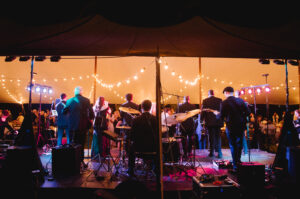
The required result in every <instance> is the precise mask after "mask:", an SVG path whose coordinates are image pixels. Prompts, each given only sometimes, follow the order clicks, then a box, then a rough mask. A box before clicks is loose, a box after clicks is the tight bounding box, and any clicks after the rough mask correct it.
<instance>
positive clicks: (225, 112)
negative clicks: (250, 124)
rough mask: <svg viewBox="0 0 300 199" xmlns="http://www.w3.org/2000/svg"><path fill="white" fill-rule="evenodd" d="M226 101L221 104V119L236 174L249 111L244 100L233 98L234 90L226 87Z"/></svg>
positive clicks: (224, 91)
mask: <svg viewBox="0 0 300 199" xmlns="http://www.w3.org/2000/svg"><path fill="white" fill-rule="evenodd" d="M223 93H224V95H225V97H226V99H225V100H224V101H223V102H222V104H221V113H220V117H221V119H225V122H226V134H227V138H228V141H229V146H230V150H231V156H232V163H233V171H234V172H236V169H237V166H238V164H240V163H241V153H242V149H243V136H244V132H245V129H246V124H247V117H248V116H249V115H250V110H249V108H248V106H247V105H246V103H245V102H244V100H242V99H240V98H236V97H234V89H233V88H232V87H226V88H224V90H223Z"/></svg>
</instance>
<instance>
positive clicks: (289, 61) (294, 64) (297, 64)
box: [288, 59, 299, 66]
mask: <svg viewBox="0 0 300 199" xmlns="http://www.w3.org/2000/svg"><path fill="white" fill-rule="evenodd" d="M288 63H289V64H291V65H293V66H299V61H298V60H291V59H289V60H288Z"/></svg>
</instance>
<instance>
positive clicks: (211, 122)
mask: <svg viewBox="0 0 300 199" xmlns="http://www.w3.org/2000/svg"><path fill="white" fill-rule="evenodd" d="M221 103H222V99H220V98H218V97H215V96H214V91H213V90H209V91H208V98H206V99H204V100H203V102H202V108H201V109H202V110H201V120H203V121H204V122H205V126H206V128H207V130H208V135H209V155H208V156H209V157H214V156H215V151H216V152H218V158H222V157H223V155H222V149H221V135H220V132H221V129H220V128H221V127H222V126H223V121H222V120H221V119H220V118H217V116H216V115H215V114H214V113H213V111H217V112H220V108H221ZM205 109H208V111H205Z"/></svg>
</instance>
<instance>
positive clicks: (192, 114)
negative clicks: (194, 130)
mask: <svg viewBox="0 0 300 199" xmlns="http://www.w3.org/2000/svg"><path fill="white" fill-rule="evenodd" d="M200 112H201V110H200V109H195V110H191V111H189V112H187V115H188V116H189V117H193V116H194V115H197V114H199V113H200Z"/></svg>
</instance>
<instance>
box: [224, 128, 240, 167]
mask: <svg viewBox="0 0 300 199" xmlns="http://www.w3.org/2000/svg"><path fill="white" fill-rule="evenodd" d="M226 135H227V138H228V142H229V147H230V151H231V157H232V163H233V168H234V169H237V164H238V163H240V162H241V155H242V149H243V136H244V130H243V129H242V130H240V129H230V130H229V129H228V128H226Z"/></svg>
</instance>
